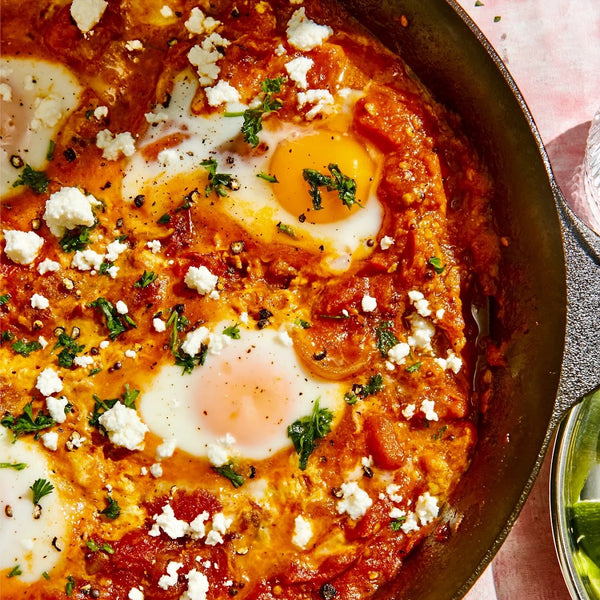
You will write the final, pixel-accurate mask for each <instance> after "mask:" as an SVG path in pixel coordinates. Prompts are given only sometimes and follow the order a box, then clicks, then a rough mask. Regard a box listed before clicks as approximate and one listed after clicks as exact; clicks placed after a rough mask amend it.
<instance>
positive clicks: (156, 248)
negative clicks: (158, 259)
mask: <svg viewBox="0 0 600 600" xmlns="http://www.w3.org/2000/svg"><path fill="white" fill-rule="evenodd" d="M161 247H162V244H161V243H160V240H150V241H149V242H146V248H148V250H150V251H151V252H152V254H157V253H158V252H160V249H161Z"/></svg>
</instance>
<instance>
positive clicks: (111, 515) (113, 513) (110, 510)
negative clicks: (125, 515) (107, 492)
mask: <svg viewBox="0 0 600 600" xmlns="http://www.w3.org/2000/svg"><path fill="white" fill-rule="evenodd" d="M106 503H107V505H106V508H105V509H104V510H101V511H100V514H101V515H104V516H105V517H106V518H107V519H112V520H114V519H117V518H118V517H119V516H120V514H121V507H120V506H119V503H118V502H117V501H116V500H115V499H114V498H113V497H112V496H106Z"/></svg>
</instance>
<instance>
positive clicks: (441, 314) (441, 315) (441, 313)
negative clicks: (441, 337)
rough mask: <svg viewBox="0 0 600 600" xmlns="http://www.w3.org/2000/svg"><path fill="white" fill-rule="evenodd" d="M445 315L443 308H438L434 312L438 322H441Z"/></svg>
mask: <svg viewBox="0 0 600 600" xmlns="http://www.w3.org/2000/svg"><path fill="white" fill-rule="evenodd" d="M445 314H446V310H445V309H443V308H438V309H437V310H436V311H435V318H436V319H437V320H438V321H441V320H442V319H443V318H444V315H445Z"/></svg>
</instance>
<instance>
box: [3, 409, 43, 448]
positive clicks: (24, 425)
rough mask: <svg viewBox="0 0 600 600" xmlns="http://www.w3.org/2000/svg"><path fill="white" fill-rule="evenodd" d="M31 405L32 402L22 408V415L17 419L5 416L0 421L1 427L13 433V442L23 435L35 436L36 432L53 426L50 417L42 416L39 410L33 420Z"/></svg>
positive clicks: (9, 415)
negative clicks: (30, 434)
mask: <svg viewBox="0 0 600 600" xmlns="http://www.w3.org/2000/svg"><path fill="white" fill-rule="evenodd" d="M32 404H33V400H32V401H31V402H29V403H28V404H26V405H25V406H24V407H23V413H22V414H21V415H19V416H18V417H13V416H12V415H11V414H7V415H5V416H4V418H3V419H2V420H1V421H0V424H1V425H3V426H4V427H6V428H7V429H10V430H11V431H12V432H13V435H14V439H15V440H16V439H17V438H18V437H19V436H20V435H22V434H24V433H36V434H37V432H39V431H41V430H43V429H47V428H48V427H52V426H53V425H54V419H53V418H52V417H51V416H50V415H46V414H44V413H43V412H42V411H41V410H40V412H38V414H37V416H36V417H35V418H34V417H33V408H32Z"/></svg>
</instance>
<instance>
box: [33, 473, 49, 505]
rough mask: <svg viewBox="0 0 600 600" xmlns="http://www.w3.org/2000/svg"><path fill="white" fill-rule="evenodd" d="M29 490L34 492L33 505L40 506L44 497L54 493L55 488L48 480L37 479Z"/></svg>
mask: <svg viewBox="0 0 600 600" xmlns="http://www.w3.org/2000/svg"><path fill="white" fill-rule="evenodd" d="M29 489H30V490H31V491H32V492H33V503H34V504H39V502H40V500H41V499H42V498H43V497H44V496H47V495H48V494H50V493H52V490H54V486H53V485H52V484H51V483H50V482H49V481H48V480H47V479H36V480H35V481H34V482H33V485H31V486H29Z"/></svg>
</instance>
